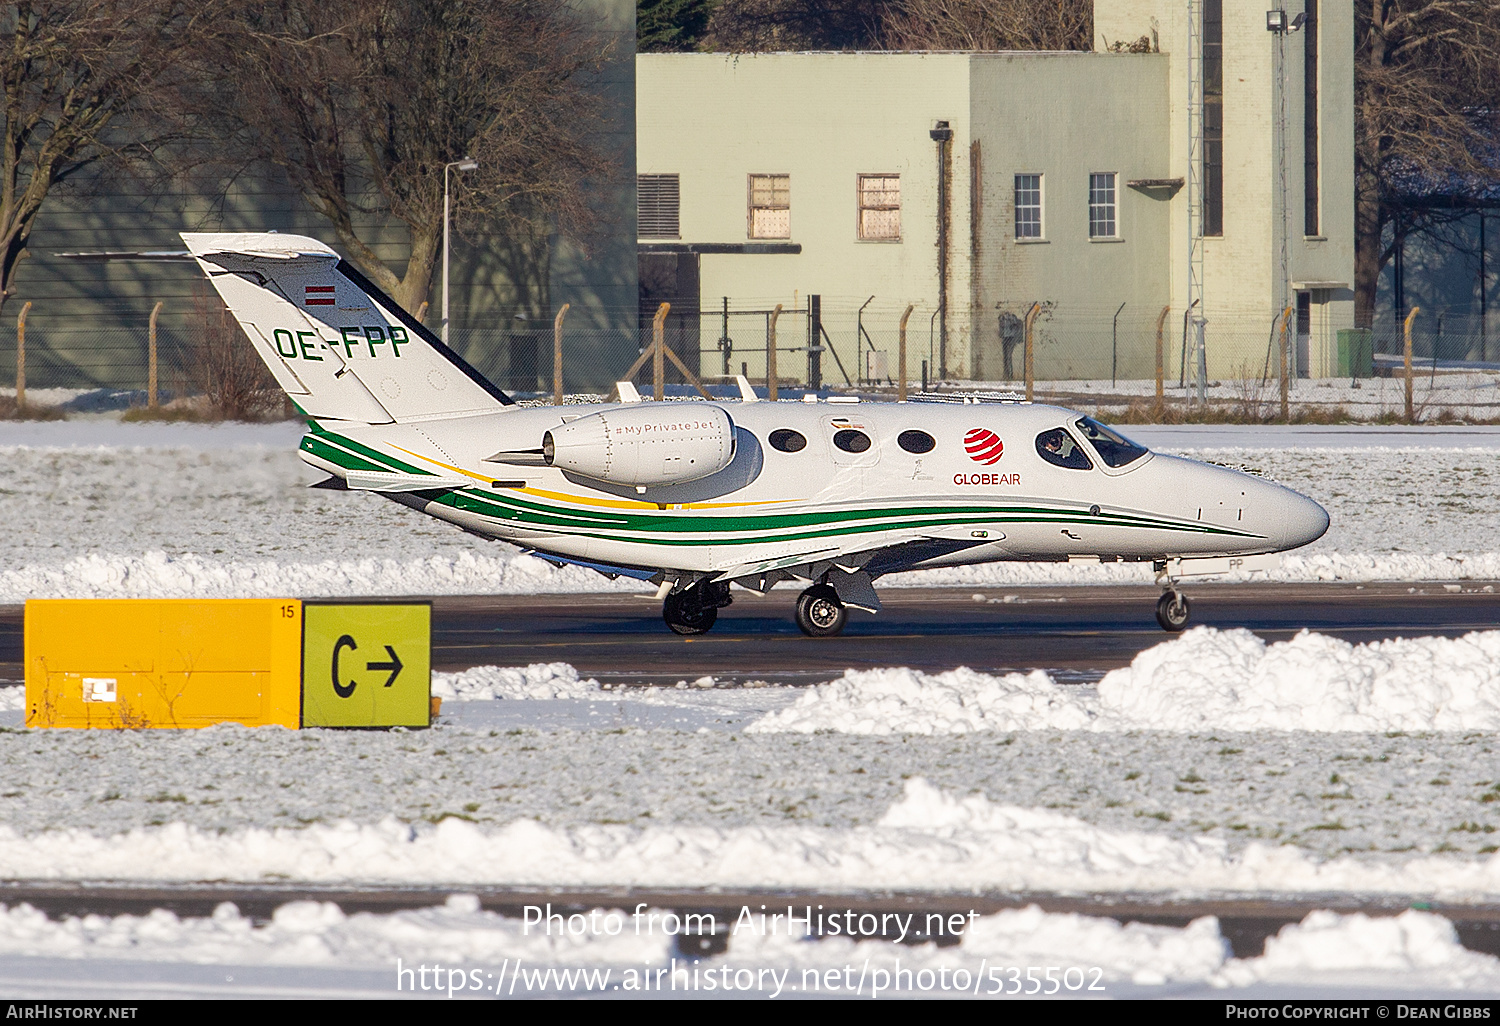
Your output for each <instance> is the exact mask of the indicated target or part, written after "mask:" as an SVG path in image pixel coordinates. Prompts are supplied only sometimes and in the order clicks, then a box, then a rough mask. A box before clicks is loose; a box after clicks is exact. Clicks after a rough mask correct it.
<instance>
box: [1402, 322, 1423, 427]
mask: <svg viewBox="0 0 1500 1026" xmlns="http://www.w3.org/2000/svg"><path fill="white" fill-rule="evenodd" d="M1421 309H1422V308H1421V307H1420V306H1414V307H1412V308H1411V313H1409V314H1407V315H1406V323H1404V324H1403V325H1402V326H1401V334H1402V336H1403V337H1404V344H1403V353H1404V355H1403V357H1402V371H1403V373H1404V374H1405V375H1406V422H1407V423H1408V424H1415V423H1416V422H1417V418H1416V414H1415V413H1414V412H1413V410H1412V405H1411V322H1412V321H1414V320H1416V319H1417V313H1418V312H1419V311H1420V310H1421Z"/></svg>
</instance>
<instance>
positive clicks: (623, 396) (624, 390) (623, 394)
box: [615, 381, 641, 403]
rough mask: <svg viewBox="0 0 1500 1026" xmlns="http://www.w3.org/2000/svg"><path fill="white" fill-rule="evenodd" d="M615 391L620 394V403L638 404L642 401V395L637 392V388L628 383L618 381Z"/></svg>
mask: <svg viewBox="0 0 1500 1026" xmlns="http://www.w3.org/2000/svg"><path fill="white" fill-rule="evenodd" d="M615 389H616V390H617V391H618V392H619V393H620V402H622V403H638V402H640V401H641V393H639V392H637V391H636V390H635V386H634V385H632V384H631V383H630V382H628V381H616V382H615Z"/></svg>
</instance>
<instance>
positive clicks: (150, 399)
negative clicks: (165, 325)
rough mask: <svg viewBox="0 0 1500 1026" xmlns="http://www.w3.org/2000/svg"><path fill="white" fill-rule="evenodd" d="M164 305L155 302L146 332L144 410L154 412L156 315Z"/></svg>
mask: <svg viewBox="0 0 1500 1026" xmlns="http://www.w3.org/2000/svg"><path fill="white" fill-rule="evenodd" d="M165 305H166V304H165V303H163V302H161V301H160V300H157V303H156V305H155V306H153V307H152V308H151V322H150V327H149V328H147V330H146V408H147V409H149V410H154V409H156V407H157V401H156V315H157V314H159V313H161V308H162V307H163V306H165Z"/></svg>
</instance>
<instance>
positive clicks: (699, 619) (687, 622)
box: [661, 588, 719, 635]
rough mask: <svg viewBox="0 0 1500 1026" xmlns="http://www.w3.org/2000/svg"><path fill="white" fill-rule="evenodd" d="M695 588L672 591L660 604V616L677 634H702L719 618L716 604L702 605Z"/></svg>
mask: <svg viewBox="0 0 1500 1026" xmlns="http://www.w3.org/2000/svg"><path fill="white" fill-rule="evenodd" d="M701 598H702V596H701V595H700V594H699V593H698V591H697V590H696V589H693V588H689V589H688V590H687V591H679V592H674V593H673V594H671V595H668V596H667V598H666V601H665V602H663V603H662V604H661V618H662V619H663V620H665V621H666V623H667V626H668V627H670V628H672V630H673V631H674V632H676V633H678V634H686V635H692V634H702V633H704V632H705V631H707V630H708V629H709V628H711V627H713V625H714V621H716V620H718V618H719V609H718V607H717V606H708V605H704V604H703V602H702V601H701Z"/></svg>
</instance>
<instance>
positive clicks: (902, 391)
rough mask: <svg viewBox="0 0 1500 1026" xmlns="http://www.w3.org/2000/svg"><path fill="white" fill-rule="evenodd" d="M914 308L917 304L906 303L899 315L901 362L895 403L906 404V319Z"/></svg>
mask: <svg viewBox="0 0 1500 1026" xmlns="http://www.w3.org/2000/svg"><path fill="white" fill-rule="evenodd" d="M916 308H917V304H915V303H908V304H906V312H905V313H904V314H902V315H901V345H900V349H901V354H900V356H899V357H898V359H899V360H900V361H901V381H900V384H898V385H897V386H896V402H898V403H904V402H906V319H907V318H908V317H910V316H911V312H912V311H913V310H915V309H916Z"/></svg>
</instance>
